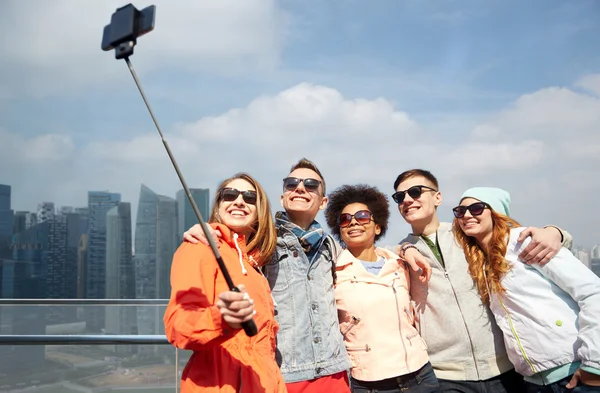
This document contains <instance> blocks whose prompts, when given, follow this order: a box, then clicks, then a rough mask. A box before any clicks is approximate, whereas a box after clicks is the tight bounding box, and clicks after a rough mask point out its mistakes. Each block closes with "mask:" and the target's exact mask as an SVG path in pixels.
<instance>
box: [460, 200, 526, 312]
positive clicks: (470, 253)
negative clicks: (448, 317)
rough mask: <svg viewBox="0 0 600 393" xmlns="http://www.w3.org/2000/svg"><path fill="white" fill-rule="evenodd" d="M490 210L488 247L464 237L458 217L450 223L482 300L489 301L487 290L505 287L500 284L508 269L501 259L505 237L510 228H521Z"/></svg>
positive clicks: (499, 289) (498, 291)
mask: <svg viewBox="0 0 600 393" xmlns="http://www.w3.org/2000/svg"><path fill="white" fill-rule="evenodd" d="M490 212H491V213H492V225H493V229H492V238H491V240H490V243H489V247H488V249H487V250H484V249H483V247H482V246H481V245H480V244H479V243H478V242H477V240H475V238H474V237H472V236H467V235H466V234H465V233H464V232H463V230H462V229H461V227H460V225H459V223H458V220H459V219H457V218H455V219H454V222H453V223H452V231H453V232H454V236H455V237H456V240H457V241H458V243H459V244H460V246H461V247H462V248H463V250H464V252H465V257H466V258H467V262H469V273H470V274H471V277H473V280H475V283H476V284H477V289H478V290H479V294H480V295H481V299H482V300H483V302H484V303H489V301H490V295H491V293H490V291H491V292H492V293H504V291H505V289H504V287H503V286H502V284H501V283H500V281H501V280H502V277H503V276H504V274H506V273H507V272H508V271H509V270H510V265H509V264H508V262H507V261H506V259H505V258H504V256H505V255H506V248H507V243H506V237H507V236H508V235H509V232H510V229H511V228H516V227H520V226H521V224H519V223H518V222H517V221H515V220H513V219H512V218H510V217H507V216H505V215H502V214H499V213H496V212H495V211H493V210H492V209H490Z"/></svg>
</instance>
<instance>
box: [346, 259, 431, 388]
mask: <svg viewBox="0 0 600 393" xmlns="http://www.w3.org/2000/svg"><path fill="white" fill-rule="evenodd" d="M375 252H376V253H377V255H379V256H383V257H384V258H385V259H386V263H385V265H384V266H383V268H382V269H381V271H380V272H379V274H378V275H377V276H375V275H373V274H371V273H369V272H367V271H366V270H365V268H364V267H363V266H362V264H361V262H360V261H359V260H358V259H356V258H355V257H354V256H353V255H352V254H351V253H350V251H348V250H344V251H343V252H342V253H341V254H340V255H339V257H338V260H337V265H336V273H337V280H336V286H335V299H336V304H337V309H338V318H339V321H340V329H341V331H342V334H343V336H344V342H345V344H346V349H347V351H348V355H349V356H350V359H351V361H352V369H351V373H352V377H353V378H355V379H358V380H361V381H379V380H382V379H386V378H392V377H397V376H400V375H404V374H408V373H411V372H414V371H417V370H418V369H420V368H421V367H423V366H424V365H425V363H427V362H428V361H429V356H428V355H427V346H426V344H425V341H423V339H422V338H421V336H420V335H419V333H418V332H417V329H415V327H414V314H413V308H412V305H411V302H410V294H409V283H410V280H409V275H408V274H409V272H408V271H407V270H406V269H405V267H404V262H403V261H402V260H401V259H399V257H398V256H397V255H396V254H394V253H392V252H390V251H388V250H385V249H382V248H376V249H375Z"/></svg>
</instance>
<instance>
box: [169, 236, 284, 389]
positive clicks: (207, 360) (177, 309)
mask: <svg viewBox="0 0 600 393" xmlns="http://www.w3.org/2000/svg"><path fill="white" fill-rule="evenodd" d="M212 226H213V228H218V229H219V230H220V232H221V233H222V234H223V238H222V239H220V240H219V242H218V246H219V251H220V252H221V255H222V257H223V261H224V262H225V265H226V266H227V269H228V270H229V274H230V275H231V278H232V280H233V282H234V284H235V285H239V284H244V285H245V286H246V290H247V291H248V294H249V295H250V297H251V298H252V299H253V300H254V309H255V310H256V315H255V316H254V321H255V322H256V325H257V327H258V334H257V335H255V336H254V337H248V336H247V335H246V333H244V330H243V329H232V328H231V327H230V326H229V325H227V323H226V322H225V321H223V319H222V317H221V313H220V312H219V309H218V308H217V307H216V306H215V303H216V302H217V300H218V295H219V294H220V293H222V292H225V291H228V290H229V288H228V287H227V284H226V282H225V278H224V277H223V274H222V273H221V271H220V270H219V265H218V264H217V261H216V259H215V257H214V255H213V253H212V251H211V249H210V247H209V246H206V245H204V244H191V243H187V242H184V243H183V244H181V246H180V247H179V248H178V249H177V252H176V253H175V255H174V257H173V265H172V266H171V298H170V300H169V304H168V306H167V309H166V311H165V315H164V323H165V331H166V335H167V338H168V340H169V342H170V343H172V344H173V345H174V346H176V347H177V348H181V349H186V350H192V351H193V352H194V353H193V354H192V356H191V357H190V360H189V361H188V363H187V365H186V367H185V369H184V370H183V375H182V381H181V392H182V393H190V392H244V393H247V392H248V393H252V392H261V393H262V392H268V393H270V392H286V389H285V383H284V381H283V377H282V375H281V372H280V371H279V367H278V366H277V363H276V361H275V345H276V341H275V338H276V335H277V331H278V329H279V325H277V322H275V317H274V304H273V298H272V297H271V290H270V288H269V284H268V282H267V280H266V279H265V278H264V276H263V275H262V273H260V271H259V270H257V269H256V263H254V260H253V259H252V257H249V256H248V255H247V254H246V251H245V248H246V244H245V241H244V238H243V236H241V235H238V234H236V233H233V232H232V231H231V230H230V229H229V228H227V227H226V226H224V225H220V224H212Z"/></svg>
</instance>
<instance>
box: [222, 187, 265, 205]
mask: <svg viewBox="0 0 600 393" xmlns="http://www.w3.org/2000/svg"><path fill="white" fill-rule="evenodd" d="M219 194H220V198H221V200H222V201H225V202H233V201H235V200H236V199H237V198H238V196H239V195H240V194H242V198H244V202H246V203H247V204H249V205H256V200H257V199H258V196H257V195H256V191H240V190H237V189H235V188H223V189H222V190H221V192H220V193H219Z"/></svg>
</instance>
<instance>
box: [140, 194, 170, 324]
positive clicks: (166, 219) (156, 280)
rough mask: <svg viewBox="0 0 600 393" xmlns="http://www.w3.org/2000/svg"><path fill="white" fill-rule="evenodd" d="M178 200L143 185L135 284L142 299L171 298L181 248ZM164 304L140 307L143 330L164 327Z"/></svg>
mask: <svg viewBox="0 0 600 393" xmlns="http://www.w3.org/2000/svg"><path fill="white" fill-rule="evenodd" d="M178 244H179V240H178V238H177V202H176V201H175V200H174V199H173V198H169V197H166V196H162V195H157V194H156V193H154V192H153V191H152V190H151V189H150V188H148V187H146V186H145V185H142V187H141V190H140V199H139V204H138V212H137V218H136V227H135V257H134V260H135V285H136V297H137V298H138V299H167V298H168V297H169V295H170V292H171V290H170V280H169V276H170V272H171V262H172V259H173V254H174V253H175V250H176V249H177V246H178ZM163 312H164V308H162V309H161V308H159V307H138V329H139V332H140V334H160V333H161V332H163V331H164V327H163V321H162V313H163Z"/></svg>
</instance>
